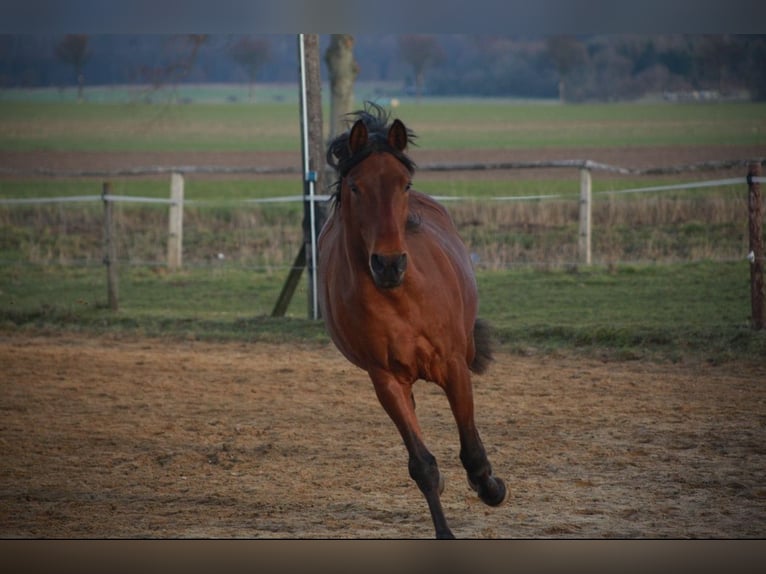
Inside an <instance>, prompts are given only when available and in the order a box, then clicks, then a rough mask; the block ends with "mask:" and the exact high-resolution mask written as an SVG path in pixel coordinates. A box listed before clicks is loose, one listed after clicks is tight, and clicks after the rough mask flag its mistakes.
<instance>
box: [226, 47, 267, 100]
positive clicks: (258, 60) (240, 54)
mask: <svg viewBox="0 0 766 574" xmlns="http://www.w3.org/2000/svg"><path fill="white" fill-rule="evenodd" d="M229 55H230V56H231V57H232V59H233V60H234V61H235V62H236V63H237V64H238V65H239V66H240V67H241V68H242V69H243V70H244V71H245V74H247V80H248V94H247V95H248V98H250V99H251V100H252V99H253V88H254V86H255V79H256V76H257V75H258V72H259V71H260V70H261V68H262V67H263V65H264V64H265V63H266V62H268V61H269V58H271V43H270V42H269V41H268V40H266V39H263V38H248V37H245V38H241V39H240V40H239V41H237V42H236V43H235V44H233V45H232V46H231V48H229Z"/></svg>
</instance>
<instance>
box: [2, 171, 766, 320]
mask: <svg viewBox="0 0 766 574" xmlns="http://www.w3.org/2000/svg"><path fill="white" fill-rule="evenodd" d="M764 163H766V159H764V158H754V159H746V160H721V161H710V162H704V163H697V164H688V165H678V166H670V167H653V168H646V169H635V168H625V167H620V166H613V165H608V164H603V163H599V162H594V161H591V160H579V159H573V160H559V161H540V162H495V163H449V164H448V163H430V164H421V165H419V166H418V171H419V172H471V171H509V170H510V171H515V170H541V169H546V170H551V169H553V170H569V171H576V172H578V174H579V193H577V194H575V193H571V192H567V193H538V194H530V195H495V196H489V197H481V198H477V197H475V196H460V195H433V197H434V198H435V199H437V200H439V201H441V202H443V203H445V204H450V205H448V209H453V210H456V209H457V208H455V207H454V206H455V205H460V204H464V205H467V206H469V207H467V208H466V211H465V213H463V214H462V215H460V218H462V220H463V223H464V225H467V226H468V228H471V227H482V224H481V222H480V221H479V220H480V219H481V218H482V217H490V218H491V217H493V216H494V214H496V213H497V212H498V211H500V208H499V207H497V206H501V205H509V204H513V205H514V206H516V208H515V211H519V207H518V206H520V205H522V204H523V205H527V206H540V205H542V204H545V203H548V204H553V203H556V204H557V205H566V208H565V209H564V208H562V209H563V211H566V212H567V213H566V214H563V215H562V217H563V218H564V219H563V220H566V219H567V217H568V215H567V214H571V213H572V212H573V211H576V218H575V219H576V230H575V231H574V233H575V234H576V241H572V245H573V248H572V250H571V253H570V254H569V257H568V258H565V264H567V265H583V266H588V265H592V264H593V263H594V258H593V250H594V248H593V229H594V199H606V200H607V203H608V207H607V210H610V209H612V203H611V202H613V201H614V200H615V199H616V198H619V197H628V196H635V195H638V194H652V196H653V197H659V196H661V194H663V193H665V192H684V191H687V190H704V189H706V188H717V189H721V188H729V187H731V188H735V189H737V188H738V189H741V190H745V189H746V190H747V193H746V194H745V193H743V194H741V195H738V197H740V198H742V199H743V201H742V203H744V204H746V205H747V211H746V212H745V211H744V209H743V212H742V213H741V221H742V222H744V221H745V218H746V217H747V221H748V224H747V249H746V251H745V252H743V253H740V254H739V255H738V257H741V258H743V259H745V258H746V259H747V260H748V261H749V262H750V266H751V298H752V302H753V309H754V317H762V316H763V310H762V309H763V302H762V299H763V296H762V295H759V294H762V293H763V290H764V287H763V265H764V248H763V231H762V218H763V215H762V212H763V208H762V203H763V202H762V198H761V196H760V184H761V183H762V182H763V178H762V177H761V166H762V165H763V164H764ZM740 169H741V170H742V171H743V172H745V173H743V175H742V176H739V177H727V178H717V179H702V178H697V179H696V180H695V181H687V182H683V183H673V184H668V185H647V186H641V187H631V188H620V187H619V186H615V188H614V189H603V190H600V191H596V192H594V191H593V177H594V174H607V175H608V176H611V177H614V176H621V177H639V178H641V177H647V176H679V175H686V174H695V175H702V174H714V173H716V172H719V173H720V172H731V171H734V170H740ZM290 174H295V175H296V176H298V175H299V174H300V169H299V168H298V167H294V168H293V167H281V168H274V167H263V166H252V167H224V166H149V167H138V168H129V169H118V170H108V171H104V170H71V171H65V170H50V169H44V168H39V169H31V170H24V171H21V170H12V169H6V168H2V169H0V175H3V176H5V177H6V178H8V177H11V178H25V177H26V178H28V177H35V178H41V177H42V178H48V177H50V178H101V179H103V183H102V189H101V193H100V194H88V195H72V196H66V197H20V198H8V199H0V206H3V207H6V208H14V207H22V206H27V207H29V206H44V205H56V204H58V205H65V204H78V203H91V204H93V203H101V204H103V263H104V264H105V266H106V269H107V278H108V281H107V283H108V301H109V306H110V307H111V308H113V309H116V308H117V306H118V302H117V301H118V294H117V293H118V288H117V285H118V279H117V271H116V269H117V261H118V259H120V257H121V255H120V253H119V245H120V243H121V241H120V238H119V237H118V235H117V234H118V233H120V231H119V229H118V226H116V225H115V215H114V211H113V206H114V205H115V204H126V205H127V204H143V205H157V206H167V223H166V231H165V232H164V233H159V234H158V236H157V237H162V235H164V236H165V237H164V243H165V247H164V261H154V262H153V263H154V264H160V265H165V266H166V267H167V269H168V270H169V271H178V270H180V269H182V267H183V266H184V259H183V254H184V212H185V211H186V210H188V209H190V208H205V207H209V208H219V209H220V208H222V207H225V208H228V209H234V210H240V209H246V208H247V207H253V206H269V205H271V206H276V205H284V204H299V205H300V204H304V203H305V202H307V201H308V202H310V207H314V206H315V205H316V207H326V204H327V202H328V200H329V196H328V195H313V196H310V197H309V196H304V195H286V196H272V197H259V198H251V199H231V200H228V199H220V200H193V199H187V198H185V191H184V190H185V183H186V180H187V178H190V177H193V176H195V175H228V176H233V175H245V176H246V175H260V176H263V175H266V176H268V175H290ZM147 176H169V194H168V197H167V198H161V197H142V196H134V195H123V194H117V193H114V191H113V183H112V182H114V181H116V180H126V179H129V180H130V179H133V178H141V177H147ZM83 185H84V184H83ZM296 187H298V185H297V184H296ZM573 188H574V186H573ZM735 193H737V192H736V191H735ZM573 205H574V209H573ZM715 208H716V205H715V204H713V205H712V207H710V208H709V209H713V210H714V209H715ZM530 209H531V208H530ZM296 213H297V212H296ZM746 213H747V215H746ZM540 218H543V219H542V220H541V219H540ZM545 218H548V219H550V215H545V214H534V213H532V212H531V211H530V213H529V214H528V215H527V219H528V220H527V221H525V222H522V223H521V224H520V225H522V226H527V227H529V228H532V229H534V228H535V226H540V225H543V224H545ZM570 219H571V218H570ZM602 219H603V217H602ZM293 223H294V225H295V227H296V228H298V229H300V227H301V224H300V222H299V221H297V220H295V219H294V220H293ZM458 223H460V221H458ZM572 223H573V225H574V224H575V222H572ZM676 223H677V221H676ZM498 225H499V227H498V228H503V226H505V227H508V226H511V224H510V223H508V222H503V221H500V222H499V223H498ZM459 227H460V225H459ZM565 227H566V230H568V231H567V233H569V232H571V230H570V229H569V225H568V224H567V225H566V226H565ZM607 227H608V225H606V226H604V225H602V226H601V227H599V229H600V230H601V231H606V230H607ZM743 229H744V223H743ZM469 231H470V229H469ZM468 235H469V238H468V241H467V242H468V243H469V247H472V241H471V237H470V235H471V234H470V233H468ZM603 235H604V236H605V237H604V238H603V239H602V241H601V242H600V245H601V250H602V251H604V246H605V245H608V243H609V238H608V233H604V234H603ZM527 241H529V240H527ZM638 241H640V238H639V239H638ZM476 242H477V243H480V241H479V240H477V241H476ZM500 243H502V242H500ZM504 248H505V246H503V245H500V244H497V245H495V247H494V249H496V250H502V249H504ZM551 249H552V250H555V249H556V248H555V246H554V247H552V248H551ZM295 250H296V251H297V248H296V249H295ZM213 251H214V250H213ZM488 251H491V250H488ZM474 256H475V257H476V259H475V262H476V264H477V266H480V267H481V266H489V267H498V266H499V267H502V266H503V264H502V263H500V264H498V263H493V262H492V257H491V253H486V252H485V253H484V254H483V255H478V254H476V253H475V254H474ZM703 256H704V255H703ZM216 257H217V258H219V259H223V258H224V257H225V255H224V254H223V252H218V253H217V254H215V253H213V254H212V258H213V259H215V258H216ZM543 258H545V257H544V255H543ZM690 258H691V259H694V255H692V256H691V257H690ZM510 259H513V253H511V254H507V255H506V256H505V259H502V258H501V260H502V261H505V262H506V263H507V261H509V260H510ZM623 259H624V258H622V259H621V258H618V259H617V260H618V261H619V262H622V261H623ZM613 261H614V259H613V258H610V257H608V256H603V255H602V256H601V257H599V259H598V262H601V263H605V262H606V263H611V262H613ZM528 263H531V262H528ZM559 263H561V261H560V260H559ZM297 264H300V265H303V264H304V263H300V262H299V260H298V259H296V260H295V261H294V262H293V263H292V265H290V264H289V263H287V264H286V263H285V257H282V258H281V260H279V261H278V262H277V263H276V265H274V266H275V267H292V268H294V267H295V266H296V265H297ZM293 270H294V269H293ZM759 306H760V307H759Z"/></svg>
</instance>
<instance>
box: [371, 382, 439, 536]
mask: <svg viewBox="0 0 766 574" xmlns="http://www.w3.org/2000/svg"><path fill="white" fill-rule="evenodd" d="M370 378H372V382H373V384H374V385H375V392H376V394H377V395H378V400H379V401H380V404H381V405H382V406H383V408H384V409H385V411H386V412H387V413H388V416H389V417H391V420H392V421H394V424H395V425H396V428H397V429H399V434H401V436H402V439H403V440H404V445H405V447H407V452H408V453H409V464H408V468H409V471H410V477H412V479H413V480H414V481H415V483H416V484H417V485H418V488H420V491H421V492H422V493H423V496H425V499H426V502H427V503H428V509H429V510H430V511H431V519H432V520H433V523H434V529H435V530H436V537H437V538H454V536H453V535H452V531H451V530H450V529H449V526H447V520H446V518H445V517H444V511H443V510H442V505H441V501H440V500H439V495H440V494H441V491H442V490H443V488H444V483H443V482H442V479H441V475H440V473H439V467H438V466H437V464H436V458H435V457H434V456H433V455H432V454H431V453H430V452H429V450H428V448H426V446H425V444H424V443H423V438H422V433H421V430H420V425H419V424H418V420H417V418H416V417H415V405H414V401H413V397H412V394H411V385H410V384H407V383H402V382H400V381H398V380H397V379H396V378H394V377H393V375H391V374H390V373H388V372H386V371H378V372H374V373H373V372H371V373H370Z"/></svg>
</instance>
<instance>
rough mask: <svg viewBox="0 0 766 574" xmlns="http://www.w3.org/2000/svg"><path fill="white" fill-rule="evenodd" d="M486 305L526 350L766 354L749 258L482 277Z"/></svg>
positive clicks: (720, 357)
mask: <svg viewBox="0 0 766 574" xmlns="http://www.w3.org/2000/svg"><path fill="white" fill-rule="evenodd" d="M479 285H480V290H481V295H482V306H481V313H482V314H483V315H485V316H487V317H490V318H492V320H493V323H494V326H495V329H496V332H497V335H498V337H499V338H500V340H501V341H503V343H504V344H507V345H510V346H511V347H513V348H515V349H517V350H522V351H523V350H524V349H525V348H527V347H530V348H533V349H538V348H542V349H547V350H549V351H550V350H555V349H560V348H568V349H586V350H590V351H596V352H597V353H602V354H607V355H616V356H618V357H620V358H643V357H647V356H662V357H663V358H666V359H670V360H680V359H681V358H684V357H691V356H694V357H698V358H704V359H706V360H709V361H725V360H729V359H731V358H733V357H745V356H747V355H749V354H751V353H752V354H753V355H752V356H754V357H758V356H760V357H763V356H764V353H765V352H766V333H761V334H757V333H755V332H753V331H751V330H750V328H749V321H750V299H749V297H750V291H749V267H748V265H747V263H746V262H742V263H739V262H737V263H692V264H678V265H648V266H646V265H644V266H637V265H623V266H615V267H612V268H590V269H588V268H581V269H579V270H569V271H567V270H556V271H540V270H531V269H520V270H514V271H501V272H495V273H484V274H480V275H479Z"/></svg>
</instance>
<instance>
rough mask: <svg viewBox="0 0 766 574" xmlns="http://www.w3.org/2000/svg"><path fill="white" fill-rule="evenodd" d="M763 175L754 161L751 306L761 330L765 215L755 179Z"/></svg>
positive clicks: (749, 177)
mask: <svg viewBox="0 0 766 574" xmlns="http://www.w3.org/2000/svg"><path fill="white" fill-rule="evenodd" d="M760 177H761V163H760V162H753V163H751V164H750V166H749V168H748V171H747V188H748V193H747V196H748V201H747V204H748V230H749V234H750V252H749V253H748V256H747V258H748V260H749V261H750V306H751V308H752V326H753V329H755V330H758V331H760V330H761V329H763V326H764V323H766V305H765V304H764V299H766V293H765V290H764V283H763V261H764V252H763V232H762V229H763V227H762V225H763V215H762V205H763V204H762V203H761V184H760V183H759V182H757V181H753V179H754V178H760Z"/></svg>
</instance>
